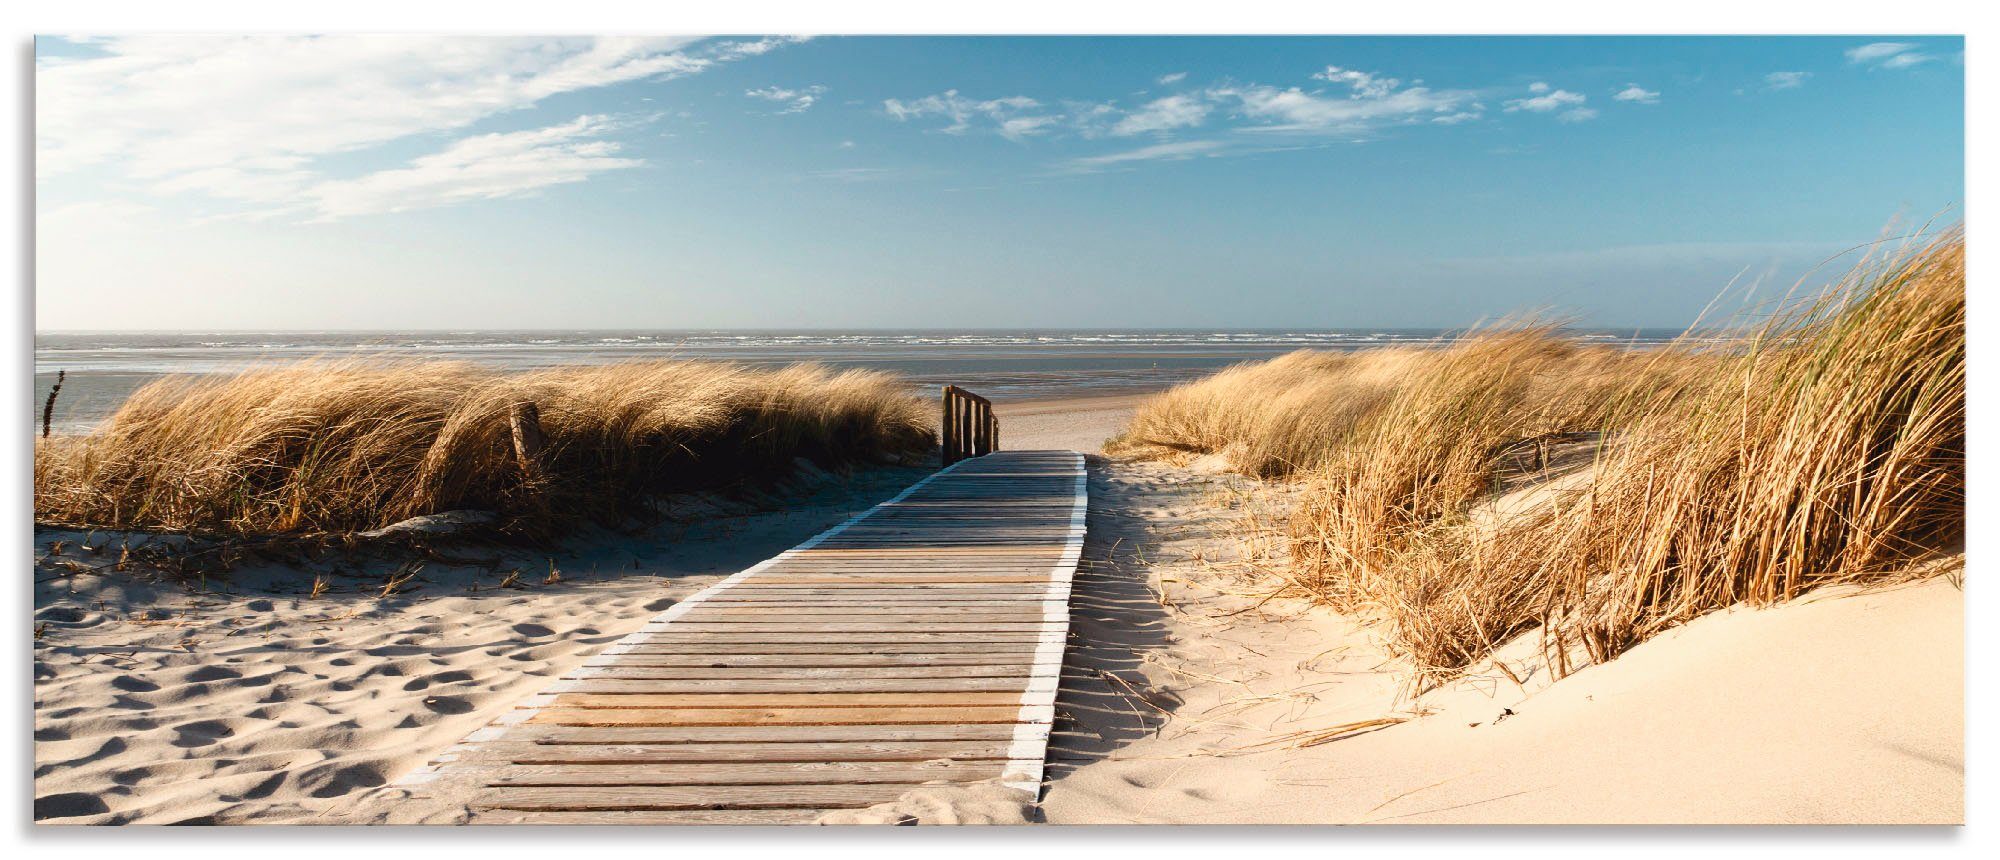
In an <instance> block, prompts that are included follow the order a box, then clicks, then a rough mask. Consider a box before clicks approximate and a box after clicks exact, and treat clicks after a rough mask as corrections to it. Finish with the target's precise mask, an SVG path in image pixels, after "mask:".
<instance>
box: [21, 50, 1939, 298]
mask: <svg viewBox="0 0 2000 860" xmlns="http://www.w3.org/2000/svg"><path fill="white" fill-rule="evenodd" d="M35 52H36V75H35V87H36V93H35V113H36V164H35V175H36V201H35V207H36V257H35V272H36V284H35V299H36V327H37V329H38V330H45V331H48V330H98V329H144V330H163V329H193V330H227V329H308V330H328V329H451V330H467V329H496V328H498V329H548V328H1013V327H1042V328H1107V327H1109V328H1123V327H1129V328H1349V327H1412V328H1429V327H1456V326H1463V325H1469V324H1474V323H1477V322H1480V321H1482V320H1491V319H1494V318H1496V317H1500V316H1505V315H1508V314H1511V313H1517V312H1522V311H1534V312H1540V313H1544V314H1552V315H1558V316H1563V317H1565V318H1569V319H1574V320H1576V321H1578V322H1580V323H1583V324H1587V325H1593V326H1607V327H1679V326H1684V325H1687V324H1689V323H1690V322H1692V321H1693V320H1694V319H1695V318H1696V317H1697V316H1698V315H1700V314H1701V313H1702V312H1703V309H1704V308H1705V307H1707V306H1709V305H1710V304H1711V302H1712V301H1714V300H1716V299H1717V297H1718V296H1725V297H1726V299H1727V301H1733V302H1738V303H1741V302H1743V301H1745V300H1746V297H1748V299H1747V300H1751V301H1754V300H1756V299H1757V298H1758V297H1759V296H1769V295H1775V294H1778V293H1782V292H1783V291H1784V290H1785V289H1786V288H1788V287H1790V286H1792V285H1793V284H1794V283H1796V282H1798V281H1799V280H1800V279H1802V278H1803V279H1806V280H1807V281H1808V282H1812V281H1813V280H1814V279H1817V278H1822V277H1825V276H1826V273H1828V272H1829V271H1831V270H1832V269H1831V268H1829V266H1827V265H1824V264H1825V261H1827V260H1829V259H1834V258H1836V257H1838V255H1840V254H1841V253H1842V252H1844V251H1847V250H1849V249H1852V248H1855V247H1857V246H1860V245H1863V244H1865V243H1869V242H1871V241H1875V240H1878V239H1880V238H1882V237H1884V236H1887V235H1898V234H1901V233H1906V232H1909V231H1910V230H1913V229H1916V228H1918V227H1920V226H1921V225H1923V224H1924V223H1926V222H1928V221H1931V220H1933V219H1936V218H1940V217H1941V218H1943V219H1944V220H1947V221H1949V220H1956V219H1957V218H1959V217H1960V215H1959V209H1958V207H1959V206H1960V205H1962V203H1963V196H1964V190H1963V189H1964V161H1965V152H1964V139H1965V129H1964V99H1965V89H1964V45H1963V40H1962V39H1960V38H1957V37H1897V36H1852V37H1754V38H1749V37H1741V38H1739V37H1615V38H1613V37H1550V38H1540V37H1281V38H1271V37H1255V38H1252V37H1228V38H1222V37H1147V38H1136V37H1117V38H1105V37H1035V38H1024V37H979V38H957V37H853V36H839V37H817V38H801V37H772V36H734V37H709V38H697V37H661V38H651V37H632V36H619V37H606V38H582V37H564V38H531V37H464V38H460V37H447V36H430V35H395V36H359V35H328V36H283V35H228V36H191V35H136V36H121V37H112V38H85V37H42V38H38V39H37V40H36V47H35ZM1843 259H1847V258H1843ZM1838 265H1839V262H1838V261H1836V263H1835V264H1833V268H1837V267H1838Z"/></svg>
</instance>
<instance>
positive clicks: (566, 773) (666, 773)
mask: <svg viewBox="0 0 2000 860" xmlns="http://www.w3.org/2000/svg"><path fill="white" fill-rule="evenodd" d="M1005 768H1006V763H1005V762H1001V761H995V760H987V761H959V762H954V761H944V762H935V763H932V762H900V761H895V762H801V763H795V764H772V763H767V762H743V763H736V764H699V765H694V764H667V765H661V764H604V765H518V766H515V767H510V768H508V769H506V770H504V771H497V772H495V775H494V776H492V777H489V778H488V779H487V781H486V784H487V785H494V786H502V785H533V786H551V787H552V786H564V785H575V786H609V785H866V784H870V783H897V784H902V785H908V784H912V783H925V782H977V781H979V780H983V779H993V778H995V777H998V776H1000V775H1001V773H1002V772H1003V771H1004V770H1005Z"/></svg>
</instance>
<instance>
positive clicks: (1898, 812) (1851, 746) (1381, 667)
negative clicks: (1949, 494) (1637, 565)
mask: <svg viewBox="0 0 2000 860" xmlns="http://www.w3.org/2000/svg"><path fill="white" fill-rule="evenodd" d="M1249 487H1250V484H1249V482H1247V481H1245V480H1244V479H1241V478H1234V477H1229V476H1205V475H1194V474H1192V473H1189V472H1187V471H1184V470H1178V469H1173V468H1170V467H1164V466H1158V465H1146V464H1123V463H1115V462H1114V463H1105V464H1103V465H1102V468H1100V469H1099V470H1098V471H1097V472H1096V473H1095V474H1094V476H1093V480H1092V486H1091V491H1092V499H1093V510H1092V515H1091V521H1090V527H1091V530H1090V544H1089V545H1088V546H1087V547H1086V551H1085V559H1086V562H1087V563H1088V568H1089V571H1090V574H1089V575H1088V576H1084V577H1081V578H1079V580H1078V593H1077V598H1076V608H1075V610H1074V614H1075V617H1076V619H1077V620H1076V622H1075V629H1076V632H1077V634H1078V638H1079V639H1080V640H1081V641H1080V642H1079V643H1077V644H1076V645H1073V646H1072V650H1071V655H1070V662H1071V666H1070V669H1069V672H1068V673H1067V675H1066V678H1065V688H1064V693H1063V695H1062V697H1061V699H1060V700H1059V704H1058V712H1059V713H1058V719H1059V721H1061V722H1060V724H1059V726H1058V728H1059V732H1058V735H1057V740H1056V742H1055V744H1054V747H1053V748H1052V750H1051V756H1052V759H1053V761H1054V762H1055V765H1054V766H1052V768H1051V774H1052V775H1053V776H1054V777H1055V778H1054V779H1053V781H1052V782H1051V784H1050V786H1049V789H1048V793H1047V798H1046V802H1045V803H1044V813H1045V815H1046V817H1047V820H1048V821H1050V822H1053V823H1231V824H1244V823H1363V822H1378V823H1550V824H1553V823H1589V824H1597V823H1630V824H1638V823H1710V824H1719V823H1930V824H1944V823H1955V822H1958V821H1960V820H1961V819H1962V818H1963V815H1964V805H1963V798H1964V720H1963V714H1964V691H1963V671H1964V625H1963V617H1964V616H1963V612H1964V599H1963V594H1962V592H1961V591H1960V590H1959V588H1958V587H1957V584H1956V582H1957V580H1956V579H1955V578H1954V577H1953V576H1951V575H1949V574H1945V575H1939V576H1935V577H1932V578H1929V579H1925V580H1922V581H1919V582H1917V583H1915V584H1912V585H1908V586H1902V587H1897V588H1891V589H1885V590H1879V591H1855V590H1853V589H1851V588H1845V589H1828V590H1823V591H1821V592H1818V593H1816V594H1814V595H1812V596H1810V597H1809V598H1808V599H1805V600H1801V601H1798V602H1794V603H1790V604H1786V605H1782V606H1779V607H1776V608H1771V609H1764V610H1736V611H1730V612H1726V613H1718V614H1714V615H1710V616H1706V617H1704V618H1701V619H1698V620H1696V621H1695V622H1694V623H1691V624H1688V625H1686V626H1684V627H1682V628H1679V629H1677V630H1674V631H1670V632H1669V633H1666V634H1664V635H1662V636H1660V637H1658V638H1656V639H1654V640H1652V641H1648V642H1646V643H1644V644H1642V645H1640V646H1638V647H1637V648H1635V649H1633V650H1632V651H1630V652H1628V653H1626V654H1625V655H1623V656H1621V657H1619V658H1618V659H1616V660H1614V661H1612V662H1610V663H1608V664H1605V665H1602V666H1596V667H1591V668H1588V669H1585V670H1583V671H1582V672H1580V673H1577V674H1575V675H1572V676H1570V677H1568V678H1565V679H1563V680H1561V681H1559V682H1556V683H1554V684H1549V683H1548V679H1547V676H1546V674H1544V673H1540V672H1536V671H1533V670H1532V666H1533V661H1532V660H1531V659H1530V657H1531V655H1532V652H1533V647H1532V643H1529V642H1521V643H1516V645H1514V646H1512V647H1511V648H1509V649H1506V650H1505V651H1503V653H1502V659H1505V660H1508V661H1509V666H1510V668H1511V669H1512V670H1513V671H1515V672H1516V673H1517V674H1523V675H1525V677H1523V678H1522V681H1523V684H1521V685H1517V684H1516V683H1515V682H1513V681H1511V680H1508V679H1507V678H1506V677H1505V676H1504V675H1503V674H1501V673H1499V672H1497V671H1491V670H1489V671H1485V672H1475V673H1474V674H1473V675H1472V676H1470V677H1468V678H1467V679H1466V680H1465V681H1464V682H1462V683H1459V684H1455V685H1453V686H1451V687H1449V688H1447V689H1444V690H1439V691H1436V692H1432V693H1431V694H1429V695H1427V696H1424V697H1423V698H1422V699H1421V700H1419V701H1417V702H1414V703H1412V702H1408V701H1399V700H1398V696H1397V693H1398V691H1399V688H1400V679H1399V676H1398V673H1397V672H1396V671H1395V666H1394V665H1393V664H1392V663H1390V662H1388V661H1387V660H1386V658H1384V657H1383V656H1382V655H1381V652H1380V651H1379V650H1377V649H1376V648H1375V646H1374V643H1373V641H1372V639H1371V637H1370V634H1369V632H1368V631H1367V630H1365V629H1362V628H1361V627H1359V626H1358V625H1356V624H1354V623H1353V622H1351V621H1349V620H1348V619H1346V618H1343V617H1342V616H1339V615H1337V614H1334V613H1332V612H1329V611H1327V610H1325V609H1322V608H1319V607H1316V606H1312V605H1309V604H1307V603H1306V602H1305V601H1302V600H1295V599H1288V598H1286V597H1283V596H1280V597H1276V598H1270V599H1268V600H1267V599H1266V597H1267V596H1268V595H1269V594H1270V592H1271V591H1273V590H1274V589H1275V588H1276V585H1277V583H1276V582H1275V581H1274V580H1272V579H1271V578H1269V577H1260V576H1258V575H1256V573H1255V571H1254V570H1253V569H1252V568H1250V567H1248V566H1245V565H1242V564H1239V563H1237V562H1241V561H1243V560H1245V558H1246V557H1245V556H1243V555H1241V554H1231V553H1228V552H1226V551H1223V552H1219V550H1226V549H1227V548H1228V547H1229V546H1230V545H1231V544H1232V543H1233V541H1232V539H1231V537H1230V525H1231V524H1230V522H1229V520H1230V518H1229V517H1228V516H1226V515H1224V514H1222V513H1220V512H1219V510H1218V509H1217V508H1216V507H1215V505H1214V504H1213V502H1214V500H1215V498H1216V497H1217V494H1218V493H1243V492H1246V491H1247V490H1248V488H1249ZM1281 501H1282V500H1272V501H1271V502H1270V504H1273V505H1276V504H1278V503H1280V502H1281ZM1251 560H1254V558H1253V559H1251ZM1961 564H1962V562H1961ZM1417 713H1423V714H1425V715H1424V716H1421V717H1416V716H1414V715H1415V714H1417ZM1385 716H1387V717H1394V718H1400V719H1406V720H1407V721H1406V722H1401V723H1398V724H1394V725H1389V726H1387V727H1382V728H1376V729H1372V730H1368V729H1363V730H1359V731H1356V732H1354V733H1352V734H1351V735H1349V736H1346V737H1345V738H1344V739H1337V740H1328V741H1327V742H1324V743H1320V744H1318V745H1316V746H1309V747H1303V748H1301V747H1299V746H1298V745H1299V744H1301V743H1303V742H1306V741H1309V740H1311V739H1313V738H1314V737H1315V736H1316V735H1319V734H1322V733H1324V732H1325V731H1326V730H1328V729H1330V728H1334V727H1338V726H1342V725H1351V724H1355V723H1357V722H1361V721H1366V720H1369V719H1373V718H1380V717H1385Z"/></svg>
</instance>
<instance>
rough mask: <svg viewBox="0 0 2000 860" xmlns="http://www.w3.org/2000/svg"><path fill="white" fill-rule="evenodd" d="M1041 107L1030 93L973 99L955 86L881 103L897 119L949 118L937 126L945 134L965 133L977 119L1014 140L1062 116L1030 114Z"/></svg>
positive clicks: (1042, 128) (903, 120)
mask: <svg viewBox="0 0 2000 860" xmlns="http://www.w3.org/2000/svg"><path fill="white" fill-rule="evenodd" d="M1041 107H1042V104H1041V102H1038V101H1036V100H1034V99H1031V98H1028V97H1027V96H1006V97H1003V98H995V99H970V98H966V97H964V96H961V95H959V94H958V90H955V89H951V90H945V91H944V92H941V93H938V94H936V95H929V96H924V97H923V98H919V99H911V100H909V101H904V100H902V99H884V100H883V102H882V109H883V110H885V111H887V112H888V114H889V116H891V117H893V118H895V119H896V120H897V121H898V122H907V121H910V120H914V119H923V118H926V117H940V118H943V119H945V120H948V123H947V124H946V125H945V126H944V127H943V128H940V129H938V131H941V132H943V133H945V134H964V133H966V132H968V131H970V130H972V126H973V123H974V122H986V123H990V124H991V125H992V126H993V127H994V129H995V130H996V131H998V132H999V133H1000V134H1001V135H1003V136H1005V137H1008V138H1012V139H1015V140H1019V139H1021V138H1023V137H1027V136H1029V135H1034V134H1040V133H1042V132H1044V131H1047V130H1048V129H1049V127H1050V126H1051V125H1053V124H1055V123H1057V122H1060V121H1061V116H1059V115H1055V114H1037V115H1030V114H1028V111H1033V110H1036V109H1039V108H1041Z"/></svg>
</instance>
